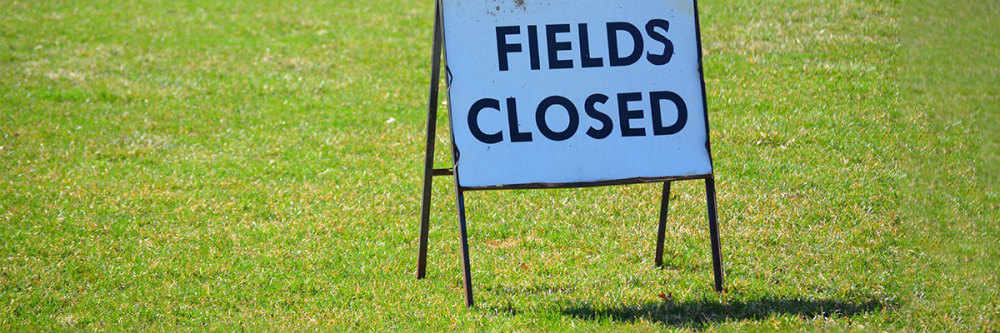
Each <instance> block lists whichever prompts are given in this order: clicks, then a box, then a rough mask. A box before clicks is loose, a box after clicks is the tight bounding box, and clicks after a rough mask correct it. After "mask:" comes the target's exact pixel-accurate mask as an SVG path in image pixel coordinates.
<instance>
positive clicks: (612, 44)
mask: <svg viewBox="0 0 1000 333" xmlns="http://www.w3.org/2000/svg"><path fill="white" fill-rule="evenodd" d="M434 36H435V43H434V44H435V48H434V59H433V64H432V85H431V98H430V102H431V105H430V110H429V111H430V112H429V117H428V125H429V126H428V141H427V143H428V147H427V148H428V149H427V150H428V155H426V156H425V157H426V160H425V162H426V163H425V182H424V186H425V187H424V199H425V200H424V205H425V207H424V208H425V209H424V210H425V212H422V220H426V215H427V214H428V213H427V212H426V210H428V209H429V197H430V193H429V186H430V180H431V177H432V176H433V175H453V176H454V179H455V186H456V194H457V197H458V200H459V219H460V224H461V226H462V228H461V230H462V233H463V235H462V238H463V248H465V249H464V250H463V251H464V252H463V254H466V252H467V241H466V240H465V238H466V237H465V235H464V233H465V228H464V225H465V218H464V215H465V214H464V203H463V201H464V199H463V196H462V192H463V191H467V190H481V189H505V188H546V187H578V186H594V185H613V184H628V183H640V182H664V198H663V207H662V209H661V230H660V231H661V236H660V240H658V249H657V251H658V253H657V255H658V257H657V259H658V260H657V263H658V264H659V263H660V262H661V260H660V259H661V258H660V256H661V253H660V252H662V232H663V231H662V230H663V225H662V224H663V221H664V220H665V217H666V204H667V202H666V199H667V198H666V197H667V196H668V195H669V184H670V181H674V180H681V179H705V180H706V192H707V193H708V194H709V197H710V198H709V199H710V203H709V206H710V207H709V211H710V212H709V215H710V220H712V221H710V224H711V225H712V226H711V227H712V229H715V222H714V219H715V217H714V215H715V209H714V204H715V203H714V197H715V195H714V191H715V190H714V180H713V168H712V158H711V153H710V145H709V138H708V119H707V108H706V105H705V104H706V103H705V87H704V80H703V78H702V67H701V42H700V37H699V22H698V15H697V4H696V2H695V1H694V0H633V1H607V0H513V1H501V0H440V1H438V3H437V10H436V20H435V33H434ZM441 47H443V49H444V54H445V58H446V59H447V61H446V72H447V82H448V99H449V101H450V103H449V114H450V117H449V119H450V125H451V129H452V145H453V147H452V152H453V162H454V167H453V168H451V169H437V170H434V169H433V160H432V158H433V140H432V139H433V133H434V132H433V128H434V126H435V125H434V119H432V118H433V117H432V116H433V115H434V114H436V105H437V75H438V71H439V69H438V66H439V64H438V62H439V58H440V48H441ZM709 184H711V186H710V187H709V186H708V185H709ZM425 226H426V222H423V221H422V229H424V228H425ZM425 235H426V233H425V232H422V237H421V255H420V259H419V260H420V263H419V264H418V266H419V268H418V276H423V270H424V263H423V257H424V254H425V250H424V247H425V246H426V237H425ZM716 240H717V232H716V231H713V242H714V241H716ZM463 258H464V259H463V260H467V255H463ZM719 260H721V259H719ZM465 265H466V267H468V263H467V261H466V264H465ZM718 266H721V263H718ZM469 279H471V277H470V276H469V275H468V272H467V274H466V280H467V286H466V288H467V295H466V296H467V301H468V302H469V304H471V303H472V302H471V283H469V282H468V280H469ZM716 279H717V281H716V282H717V286H716V287H717V289H721V267H717V270H716Z"/></svg>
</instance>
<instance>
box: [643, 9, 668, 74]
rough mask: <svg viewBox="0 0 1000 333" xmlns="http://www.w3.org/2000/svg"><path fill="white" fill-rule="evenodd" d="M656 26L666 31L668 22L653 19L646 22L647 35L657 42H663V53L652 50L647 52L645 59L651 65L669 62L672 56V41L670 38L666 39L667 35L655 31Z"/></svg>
mask: <svg viewBox="0 0 1000 333" xmlns="http://www.w3.org/2000/svg"><path fill="white" fill-rule="evenodd" d="M656 28H661V29H663V33H666V32H667V31H668V30H669V29H670V22H667V20H661V19H653V20H650V21H649V23H646V33H647V34H649V37H650V38H652V39H653V40H655V41H657V42H660V43H663V53H661V54H653V53H652V52H647V53H646V59H647V60H649V63H651V64H653V65H657V66H662V65H666V64H667V63H668V62H670V58H672V57H673V56H674V43H672V42H671V41H670V39H667V36H664V35H663V34H661V33H660V32H659V31H656Z"/></svg>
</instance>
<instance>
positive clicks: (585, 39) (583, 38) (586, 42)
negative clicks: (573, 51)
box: [578, 23, 604, 68]
mask: <svg viewBox="0 0 1000 333" xmlns="http://www.w3.org/2000/svg"><path fill="white" fill-rule="evenodd" d="M578 27H579V28H580V63H581V64H582V65H583V68H590V67H601V66H604V59H601V58H592V57H591V56H590V36H589V35H588V33H587V24H586V23H580V25H579V26H578Z"/></svg>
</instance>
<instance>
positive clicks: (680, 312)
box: [563, 299, 891, 328]
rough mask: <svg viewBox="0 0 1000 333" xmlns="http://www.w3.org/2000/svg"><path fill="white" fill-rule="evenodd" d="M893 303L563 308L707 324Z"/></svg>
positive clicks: (594, 316) (842, 313)
mask: <svg viewBox="0 0 1000 333" xmlns="http://www.w3.org/2000/svg"><path fill="white" fill-rule="evenodd" d="M886 308H891V306H889V305H886V304H885V303H883V302H879V301H866V302H862V303H849V302H843V301H838V300H800V299H761V300H756V301H749V302H728V303H720V302H719V301H714V300H701V301H691V302H669V303H668V302H650V303H645V304H637V305H624V306H617V307H616V306H609V307H601V306H596V307H595V306H594V305H588V304H580V305H573V306H570V307H567V308H565V309H563V314H564V315H568V316H573V317H576V318H579V319H583V320H613V321H636V320H639V319H643V320H647V321H652V322H657V323H661V324H663V325H666V326H677V327H689V328H704V327H706V326H709V325H712V324H716V323H722V322H726V321H733V320H735V321H739V320H762V319H766V318H768V317H771V316H774V315H793V316H798V317H802V318H815V317H850V316H855V315H859V314H864V313H871V312H877V311H883V310H885V309H886Z"/></svg>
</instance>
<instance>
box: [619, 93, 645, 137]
mask: <svg viewBox="0 0 1000 333" xmlns="http://www.w3.org/2000/svg"><path fill="white" fill-rule="evenodd" d="M641 100H642V94H641V93H637V92H635V93H620V94H618V119H619V121H620V122H621V124H620V125H621V128H622V136H645V135H646V129H645V128H635V127H632V125H631V124H629V121H630V120H632V119H642V110H629V108H628V103H629V102H638V101H641Z"/></svg>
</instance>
